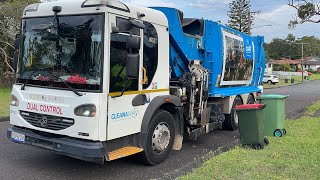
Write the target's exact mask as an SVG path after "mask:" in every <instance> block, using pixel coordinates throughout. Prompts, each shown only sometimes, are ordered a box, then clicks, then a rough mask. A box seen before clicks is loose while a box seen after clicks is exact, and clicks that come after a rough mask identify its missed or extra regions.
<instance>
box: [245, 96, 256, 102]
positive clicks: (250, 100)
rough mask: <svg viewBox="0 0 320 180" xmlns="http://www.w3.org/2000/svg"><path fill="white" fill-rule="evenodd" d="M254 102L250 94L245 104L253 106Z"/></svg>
mask: <svg viewBox="0 0 320 180" xmlns="http://www.w3.org/2000/svg"><path fill="white" fill-rule="evenodd" d="M255 102H256V100H255V99H254V96H253V95H252V94H250V95H249V97H248V100H247V104H254V103H255Z"/></svg>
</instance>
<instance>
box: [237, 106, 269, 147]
mask: <svg viewBox="0 0 320 180" xmlns="http://www.w3.org/2000/svg"><path fill="white" fill-rule="evenodd" d="M265 107H266V105H264V104H247V105H240V106H236V111H237V114H238V118H239V131H240V141H241V144H242V145H244V146H249V147H253V148H255V149H263V148H264V146H265V145H268V144H269V141H268V139H267V138H265V136H264V131H263V130H264V123H263V118H264V111H263V109H264V108H265Z"/></svg>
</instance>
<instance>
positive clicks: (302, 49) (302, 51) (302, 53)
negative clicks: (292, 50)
mask: <svg viewBox="0 0 320 180" xmlns="http://www.w3.org/2000/svg"><path fill="white" fill-rule="evenodd" d="M296 44H298V45H301V66H302V68H301V70H302V82H303V81H304V66H303V58H304V45H307V44H309V43H304V42H302V43H296Z"/></svg>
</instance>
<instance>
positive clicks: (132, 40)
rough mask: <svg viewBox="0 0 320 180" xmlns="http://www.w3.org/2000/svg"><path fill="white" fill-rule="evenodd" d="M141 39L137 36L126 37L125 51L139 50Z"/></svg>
mask: <svg viewBox="0 0 320 180" xmlns="http://www.w3.org/2000/svg"><path fill="white" fill-rule="evenodd" d="M140 42H141V38H140V37H137V36H128V37H127V40H126V44H127V49H137V50H140Z"/></svg>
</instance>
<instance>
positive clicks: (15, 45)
mask: <svg viewBox="0 0 320 180" xmlns="http://www.w3.org/2000/svg"><path fill="white" fill-rule="evenodd" d="M19 46H20V34H17V35H16V40H15V42H14V48H15V49H16V50H17V49H19Z"/></svg>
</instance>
